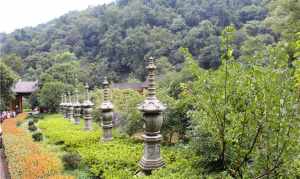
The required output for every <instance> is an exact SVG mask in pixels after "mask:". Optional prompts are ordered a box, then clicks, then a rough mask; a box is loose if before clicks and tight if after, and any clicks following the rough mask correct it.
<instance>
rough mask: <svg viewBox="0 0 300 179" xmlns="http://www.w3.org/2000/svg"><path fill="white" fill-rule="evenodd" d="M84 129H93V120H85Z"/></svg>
mask: <svg viewBox="0 0 300 179" xmlns="http://www.w3.org/2000/svg"><path fill="white" fill-rule="evenodd" d="M84 130H86V131H90V130H92V120H84Z"/></svg>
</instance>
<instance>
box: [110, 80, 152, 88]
mask: <svg viewBox="0 0 300 179" xmlns="http://www.w3.org/2000/svg"><path fill="white" fill-rule="evenodd" d="M111 87H112V88H117V89H144V88H147V87H148V83H147V82H144V83H113V84H112V85H111Z"/></svg>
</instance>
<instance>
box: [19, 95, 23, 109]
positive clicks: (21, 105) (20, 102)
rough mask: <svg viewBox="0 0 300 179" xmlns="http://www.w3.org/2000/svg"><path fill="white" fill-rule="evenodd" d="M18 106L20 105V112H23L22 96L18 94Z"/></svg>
mask: <svg viewBox="0 0 300 179" xmlns="http://www.w3.org/2000/svg"><path fill="white" fill-rule="evenodd" d="M19 107H20V113H22V112H23V96H22V95H20V96H19Z"/></svg>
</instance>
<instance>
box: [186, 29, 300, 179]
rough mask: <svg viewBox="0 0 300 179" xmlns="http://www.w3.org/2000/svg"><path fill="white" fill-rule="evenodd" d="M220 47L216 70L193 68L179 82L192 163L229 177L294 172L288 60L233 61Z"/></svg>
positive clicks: (294, 103)
mask: <svg viewBox="0 0 300 179" xmlns="http://www.w3.org/2000/svg"><path fill="white" fill-rule="evenodd" d="M226 30H228V31H227V33H231V31H230V30H231V29H230V28H228V29H226ZM224 37H225V40H228V39H227V38H230V37H228V36H224ZM224 49H226V50H225V52H226V53H225V54H224V55H223V57H222V59H223V65H222V66H221V67H220V68H219V69H218V70H215V71H212V70H209V71H204V70H201V69H200V68H199V69H196V70H195V71H194V72H195V74H197V78H196V80H194V81H192V82H189V83H183V84H182V92H181V94H180V98H181V99H182V100H187V101H189V103H191V104H193V107H194V109H192V110H190V111H189V112H188V115H189V116H190V117H191V118H192V119H193V124H192V127H193V130H192V132H191V137H192V139H193V143H192V146H193V148H194V151H195V152H196V154H197V155H199V156H200V159H201V160H199V161H198V162H197V163H198V166H199V167H200V168H204V169H205V171H203V172H207V173H211V172H226V173H227V175H228V176H231V177H234V178H237V177H238V178H263V177H279V178H280V177H284V178H286V177H287V178H297V177H299V176H300V173H299V168H297V167H299V163H298V164H297V162H296V161H297V160H295V157H296V158H299V156H295V154H296V155H297V154H299V152H300V151H299V149H300V146H299V138H300V135H299V129H298V126H299V114H298V112H297V111H298V109H297V108H299V104H298V101H299V99H298V98H299V96H297V95H296V92H295V88H294V80H293V76H292V71H291V70H290V69H289V68H288V64H287V63H286V65H285V66H273V65H272V64H267V65H266V64H265V65H262V66H260V65H251V66H249V65H244V64H239V63H237V62H235V61H234V60H233V59H232V50H231V48H230V46H229V45H228V43H227V42H226V43H225V46H224ZM186 58H187V60H189V61H191V62H192V63H195V62H194V60H193V58H192V56H191V55H190V54H188V53H187V54H186ZM274 58H275V57H274ZM277 60H282V59H277Z"/></svg>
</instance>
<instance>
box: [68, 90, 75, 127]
mask: <svg viewBox="0 0 300 179" xmlns="http://www.w3.org/2000/svg"><path fill="white" fill-rule="evenodd" d="M72 98H73V97H72V94H71V92H69V102H68V117H69V120H70V121H71V122H74V107H73V99H72Z"/></svg>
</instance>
